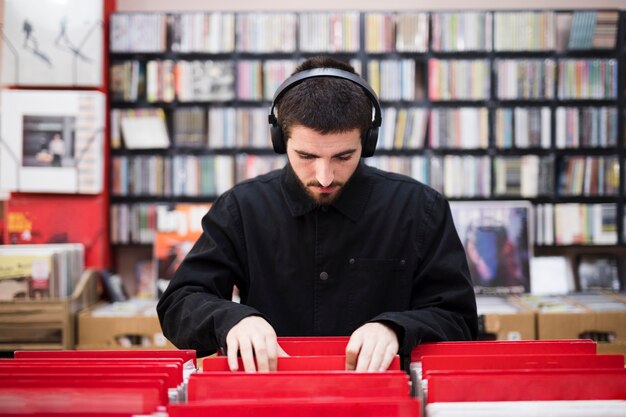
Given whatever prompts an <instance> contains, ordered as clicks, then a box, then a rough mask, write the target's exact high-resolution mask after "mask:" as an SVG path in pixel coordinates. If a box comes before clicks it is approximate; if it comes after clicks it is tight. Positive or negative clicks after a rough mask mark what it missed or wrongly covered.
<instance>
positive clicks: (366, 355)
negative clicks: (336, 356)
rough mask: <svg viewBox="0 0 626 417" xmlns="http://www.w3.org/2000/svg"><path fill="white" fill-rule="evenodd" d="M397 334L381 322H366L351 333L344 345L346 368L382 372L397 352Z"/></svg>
mask: <svg viewBox="0 0 626 417" xmlns="http://www.w3.org/2000/svg"><path fill="white" fill-rule="evenodd" d="M398 348H399V345H398V336H397V335H396V332H394V331H393V330H392V329H391V328H390V327H388V326H386V325H384V324H383V323H366V324H364V325H363V326H361V327H359V328H358V329H356V330H355V331H354V333H352V336H350V340H349V341H348V346H347V347H346V369H347V370H348V371H352V370H356V371H357V372H382V371H386V370H387V368H389V365H391V361H393V358H394V356H395V355H396V353H398Z"/></svg>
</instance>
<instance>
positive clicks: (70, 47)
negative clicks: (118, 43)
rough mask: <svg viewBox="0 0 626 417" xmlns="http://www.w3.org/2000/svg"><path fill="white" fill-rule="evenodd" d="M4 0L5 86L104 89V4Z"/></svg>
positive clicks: (69, 0) (71, 0) (98, 0)
mask: <svg viewBox="0 0 626 417" xmlns="http://www.w3.org/2000/svg"><path fill="white" fill-rule="evenodd" d="M3 1H4V24H3V26H2V31H1V33H0V35H1V39H0V41H1V43H2V45H1V48H0V49H1V50H2V60H1V61H2V69H1V72H2V83H3V84H6V85H14V86H68V87H70V86H72V87H73V86H84V87H98V86H100V85H101V84H102V71H103V69H102V56H103V18H102V14H103V3H102V0H89V1H84V0H64V1H58V0H3Z"/></svg>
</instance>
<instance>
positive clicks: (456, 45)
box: [431, 12, 492, 52]
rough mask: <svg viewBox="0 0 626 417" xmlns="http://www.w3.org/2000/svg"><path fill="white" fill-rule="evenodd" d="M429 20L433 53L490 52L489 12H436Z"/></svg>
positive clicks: (490, 18)
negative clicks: (430, 20) (430, 21)
mask: <svg viewBox="0 0 626 417" xmlns="http://www.w3.org/2000/svg"><path fill="white" fill-rule="evenodd" d="M431 18H432V32H433V40H432V50H433V51H437V52H472V51H476V52H478V51H491V44H492V31H491V28H492V13H491V12H437V13H432V15H431Z"/></svg>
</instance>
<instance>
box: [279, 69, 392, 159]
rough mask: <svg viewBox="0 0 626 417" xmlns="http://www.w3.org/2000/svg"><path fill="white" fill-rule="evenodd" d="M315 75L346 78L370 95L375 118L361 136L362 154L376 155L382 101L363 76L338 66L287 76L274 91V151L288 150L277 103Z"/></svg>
mask: <svg viewBox="0 0 626 417" xmlns="http://www.w3.org/2000/svg"><path fill="white" fill-rule="evenodd" d="M314 77H335V78H341V79H344V80H348V81H352V82H353V83H355V84H356V85H358V86H359V87H361V88H362V89H363V92H364V93H365V94H366V95H367V97H369V99H370V101H371V102H372V106H374V120H372V126H371V127H370V128H369V129H368V130H367V131H366V132H365V133H364V134H363V136H362V137H361V144H362V148H363V150H362V152H361V156H362V157H363V158H367V157H368V156H372V155H374V151H375V150H376V142H377V141H378V128H379V127H380V124H381V121H382V116H381V111H380V103H379V101H378V97H377V96H376V93H375V92H374V90H373V89H372V87H370V85H369V84H368V83H366V82H365V81H364V80H363V79H362V78H361V77H359V76H358V75H356V74H353V73H351V72H348V71H344V70H340V69H338V68H314V69H310V70H306V71H302V72H299V73H297V74H294V75H292V76H291V77H289V78H287V79H286V80H285V81H284V82H283V83H282V84H281V85H280V87H278V89H277V90H276V93H274V98H273V99H272V107H270V114H269V116H268V120H269V122H270V125H271V127H270V135H271V137H272V146H273V147H274V152H276V153H279V154H284V153H286V152H287V144H286V143H285V136H284V133H283V129H282V128H281V127H280V124H279V123H278V119H277V118H276V116H275V115H274V107H276V103H277V102H278V101H279V100H280V99H281V98H282V96H283V95H284V94H285V93H286V92H287V91H288V90H289V89H290V88H292V87H294V86H296V85H298V84H300V83H301V82H303V81H304V80H308V79H309V78H314Z"/></svg>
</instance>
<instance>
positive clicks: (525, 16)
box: [494, 11, 556, 51]
mask: <svg viewBox="0 0 626 417" xmlns="http://www.w3.org/2000/svg"><path fill="white" fill-rule="evenodd" d="M494 32H495V33H494V50H495V51H551V50H554V49H555V47H556V13H555V12H553V11H536V12H535V11H528V12H523V11H512V12H510V11H501V12H494Z"/></svg>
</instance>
